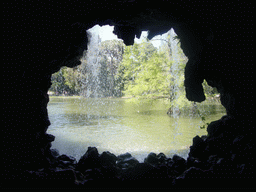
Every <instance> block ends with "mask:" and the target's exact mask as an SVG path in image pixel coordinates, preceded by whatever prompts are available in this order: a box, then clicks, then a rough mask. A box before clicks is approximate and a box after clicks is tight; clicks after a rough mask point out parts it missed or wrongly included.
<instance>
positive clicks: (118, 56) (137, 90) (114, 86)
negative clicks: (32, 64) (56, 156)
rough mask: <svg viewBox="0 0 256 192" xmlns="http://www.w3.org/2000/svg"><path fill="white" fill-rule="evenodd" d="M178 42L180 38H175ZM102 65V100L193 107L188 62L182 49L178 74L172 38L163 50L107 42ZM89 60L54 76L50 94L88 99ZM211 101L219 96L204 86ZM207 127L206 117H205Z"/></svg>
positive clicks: (101, 54)
mask: <svg viewBox="0 0 256 192" xmlns="http://www.w3.org/2000/svg"><path fill="white" fill-rule="evenodd" d="M175 39H178V37H175ZM178 46H179V44H178ZM98 57H99V58H98V62H99V63H100V66H101V67H100V69H99V70H100V71H101V74H103V75H101V76H100V77H99V81H100V86H101V87H102V88H101V93H100V94H101V96H102V97H113V96H114V97H121V96H133V97H136V98H162V97H166V98H169V99H170V108H174V107H179V109H181V108H186V107H189V106H191V102H189V101H188V100H187V99H186V98H185V88H184V85H183V84H184V67H185V65H186V62H187V58H186V57H185V55H184V54H183V52H182V50H181V49H180V48H179V49H178V56H176V57H177V58H178V63H176V65H177V66H176V68H175V71H173V70H174V69H173V68H172V66H173V56H172V50H171V37H170V35H168V36H167V38H166V39H165V40H164V41H163V42H162V44H161V46H160V47H159V49H157V48H156V47H154V46H153V44H152V43H151V42H150V41H148V40H147V39H144V40H143V41H142V43H134V45H133V46H125V45H124V44H123V42H122V41H120V40H108V41H103V42H101V44H100V45H99V56H98ZM86 66H87V61H86V57H84V58H83V59H82V64H81V65H80V66H78V67H76V68H73V69H71V68H67V67H63V68H61V70H60V71H59V72H57V73H55V74H53V75H52V86H51V88H50V91H53V92H55V93H56V94H72V95H73V94H75V95H79V94H82V95H85V94H84V90H86V86H87V85H86V82H87V81H86V78H90V75H88V71H87V70H86ZM203 87H204V91H205V94H206V96H207V97H214V96H215V95H216V94H217V90H216V89H215V88H212V87H209V86H208V85H207V83H206V82H204V83H203ZM199 116H200V117H201V119H202V121H203V122H204V124H205V125H204V126H203V127H205V126H206V125H207V123H206V122H205V117H202V116H201V115H200V114H199Z"/></svg>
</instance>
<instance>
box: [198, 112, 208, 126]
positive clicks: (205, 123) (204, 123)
mask: <svg viewBox="0 0 256 192" xmlns="http://www.w3.org/2000/svg"><path fill="white" fill-rule="evenodd" d="M197 113H198V115H199V117H200V118H201V120H202V122H203V125H202V126H200V129H205V128H206V127H207V126H208V125H209V124H210V123H207V122H206V118H205V116H203V115H202V114H201V113H200V111H199V109H197Z"/></svg>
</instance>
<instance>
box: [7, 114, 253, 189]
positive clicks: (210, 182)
mask: <svg viewBox="0 0 256 192" xmlns="http://www.w3.org/2000/svg"><path fill="white" fill-rule="evenodd" d="M226 120H227V119H225V117H224V118H222V120H220V121H218V122H214V123H212V124H211V125H210V126H209V127H208V129H212V131H210V132H209V133H210V134H209V135H208V136H202V137H199V136H196V137H195V138H194V139H193V145H192V146H191V147H190V148H191V150H190V153H189V156H188V158H187V160H185V159H184V158H182V157H180V156H178V155H174V156H173V157H172V158H167V157H166V156H165V155H164V154H163V153H159V154H155V153H149V154H148V156H147V157H146V158H145V160H144V162H143V163H140V162H139V161H138V160H137V159H135V158H134V157H132V155H131V154H130V153H125V154H121V155H119V156H116V155H114V154H112V153H110V152H108V151H105V152H103V153H102V154H99V153H98V150H97V148H96V147H88V150H87V151H86V153H85V154H84V155H83V156H82V157H81V158H80V160H79V161H78V162H77V161H76V159H75V158H73V157H70V156H67V155H59V154H58V152H57V151H56V150H52V154H54V155H53V157H52V159H53V160H52V161H51V164H50V166H49V167H47V168H43V169H39V170H31V171H23V172H21V173H20V175H19V178H20V181H21V182H20V183H17V182H16V181H17V180H16V181H15V182H16V183H15V184H16V186H18V187H27V186H29V187H36V188H45V187H47V188H48V187H50V188H63V187H72V188H191V187H196V188H198V187H207V188H218V187H222V188H223V187H228V188H235V187H243V188H248V187H254V185H253V183H252V179H253V178H254V175H253V174H254V166H253V164H254V163H253V162H254V160H253V158H254V157H253V151H255V146H254V143H253V140H252V138H251V137H250V135H239V136H235V135H229V138H230V139H229V140H227V138H226V137H228V136H227V135H225V134H223V133H220V135H218V134H217V131H218V130H216V131H214V130H213V129H218V128H219V126H222V124H223V123H224V122H223V121H226ZM233 137H234V138H233ZM223 138H226V139H223ZM231 138H232V139H231ZM223 146H225V147H224V148H222V147H223ZM220 147H221V150H214V148H220ZM5 186H7V187H8V186H9V187H10V186H11V183H10V184H9V183H5Z"/></svg>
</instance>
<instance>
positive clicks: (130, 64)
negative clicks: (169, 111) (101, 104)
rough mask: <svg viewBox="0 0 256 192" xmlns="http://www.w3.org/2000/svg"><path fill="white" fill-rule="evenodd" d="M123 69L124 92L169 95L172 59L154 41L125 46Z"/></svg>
mask: <svg viewBox="0 0 256 192" xmlns="http://www.w3.org/2000/svg"><path fill="white" fill-rule="evenodd" d="M120 67H121V69H122V74H120V75H122V79H123V84H124V87H123V93H124V94H125V95H128V96H134V97H157V96H164V95H165V96H169V89H170V85H169V83H168V79H169V78H170V73H169V72H168V70H169V67H170V61H168V59H167V58H166V57H165V55H164V53H161V52H159V51H158V50H157V49H156V48H155V47H154V46H153V44H152V43H150V42H148V41H143V42H142V43H141V44H137V43H135V44H134V46H129V47H126V48H125V51H124V56H123V61H122V63H121V65H120Z"/></svg>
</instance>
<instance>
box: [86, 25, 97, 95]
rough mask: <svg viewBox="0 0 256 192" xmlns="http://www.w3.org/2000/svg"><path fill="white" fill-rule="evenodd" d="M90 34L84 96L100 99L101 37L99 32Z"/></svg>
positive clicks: (95, 31)
mask: <svg viewBox="0 0 256 192" xmlns="http://www.w3.org/2000/svg"><path fill="white" fill-rule="evenodd" d="M93 31H94V32H90V31H89V34H90V41H89V45H88V51H87V53H86V74H87V75H86V80H85V82H84V83H85V86H86V87H85V90H84V95H85V96H86V97H87V98H89V97H93V98H98V97H100V91H101V87H100V84H101V82H100V75H101V73H100V72H101V64H100V62H99V59H100V50H99V45H100V42H101V40H100V37H99V34H98V33H97V30H93Z"/></svg>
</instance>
